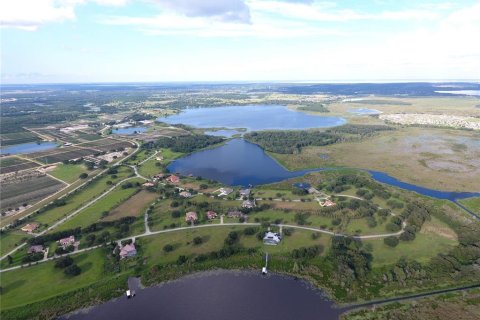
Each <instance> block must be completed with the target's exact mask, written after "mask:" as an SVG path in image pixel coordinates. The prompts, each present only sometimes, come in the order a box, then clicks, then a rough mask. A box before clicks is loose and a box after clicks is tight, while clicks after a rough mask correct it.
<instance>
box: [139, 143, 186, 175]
mask: <svg viewBox="0 0 480 320" xmlns="http://www.w3.org/2000/svg"><path fill="white" fill-rule="evenodd" d="M152 154H153V153H150V154H148V155H145V156H143V158H148V157H149V156H150V155H152ZM182 155H183V153H180V152H173V151H171V150H170V149H160V152H159V153H157V155H156V156H155V157H153V158H152V159H150V160H148V161H146V162H145V163H143V164H142V165H141V166H139V167H138V171H139V173H140V174H141V175H143V176H147V177H148V176H153V175H155V174H157V173H159V172H162V167H161V166H160V167H159V166H158V165H157V164H158V163H160V164H161V165H162V166H166V165H167V164H168V163H170V162H171V161H172V160H174V159H177V158H179V157H181V156H182ZM157 157H163V160H162V161H157V160H156V158H157Z"/></svg>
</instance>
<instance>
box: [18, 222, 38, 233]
mask: <svg viewBox="0 0 480 320" xmlns="http://www.w3.org/2000/svg"><path fill="white" fill-rule="evenodd" d="M37 228H38V223H27V224H26V225H24V226H23V227H22V229H21V230H22V231H24V232H26V233H32V232H33V231H34V230H35V229H37Z"/></svg>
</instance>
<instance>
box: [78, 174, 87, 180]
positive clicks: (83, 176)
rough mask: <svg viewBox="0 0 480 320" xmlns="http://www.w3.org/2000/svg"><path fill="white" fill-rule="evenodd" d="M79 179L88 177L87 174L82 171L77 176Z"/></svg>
mask: <svg viewBox="0 0 480 320" xmlns="http://www.w3.org/2000/svg"><path fill="white" fill-rule="evenodd" d="M78 177H79V178H80V179H86V178H87V177H88V174H87V173H85V172H83V173H81V174H80V175H79V176H78Z"/></svg>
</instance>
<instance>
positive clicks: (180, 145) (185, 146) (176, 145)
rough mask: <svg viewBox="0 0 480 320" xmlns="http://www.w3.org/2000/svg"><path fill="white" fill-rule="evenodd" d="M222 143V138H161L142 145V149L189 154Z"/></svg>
mask: <svg viewBox="0 0 480 320" xmlns="http://www.w3.org/2000/svg"><path fill="white" fill-rule="evenodd" d="M222 141H223V138H222V137H214V136H205V135H191V136H179V137H172V138H167V137H162V138H160V139H158V140H156V141H155V142H149V143H146V144H144V145H143V148H146V149H151V148H169V149H171V150H172V151H174V152H183V153H189V152H193V151H195V150H199V149H203V148H206V147H208V146H211V145H215V144H218V143H220V142H222Z"/></svg>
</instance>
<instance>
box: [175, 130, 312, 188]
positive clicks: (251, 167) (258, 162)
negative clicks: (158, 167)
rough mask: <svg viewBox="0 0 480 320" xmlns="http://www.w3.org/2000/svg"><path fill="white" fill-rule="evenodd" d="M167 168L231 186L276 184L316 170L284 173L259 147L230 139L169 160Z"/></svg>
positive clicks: (286, 171) (285, 171) (283, 169)
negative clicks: (209, 147) (213, 146)
mask: <svg viewBox="0 0 480 320" xmlns="http://www.w3.org/2000/svg"><path fill="white" fill-rule="evenodd" d="M167 168H168V170H170V172H177V173H181V174H183V175H189V174H193V175H194V176H201V177H203V178H207V179H213V180H217V181H220V182H222V183H223V184H227V185H231V186H247V185H249V184H252V185H259V184H267V183H273V182H279V181H282V180H285V179H289V178H293V177H298V176H303V175H304V174H306V173H308V172H312V171H318V170H298V171H288V170H286V169H285V168H284V167H282V166H281V165H280V164H279V163H278V162H276V161H275V160H274V159H272V158H271V157H270V156H269V155H267V154H266V153H265V151H263V149H262V148H260V147H259V146H257V145H256V144H253V143H250V142H248V141H245V140H243V139H233V140H230V141H228V142H227V143H225V144H224V145H222V146H220V147H217V148H212V149H207V150H202V151H199V152H195V153H192V154H190V155H187V156H185V157H182V158H180V159H177V160H175V161H173V162H172V163H170V165H168V167H167Z"/></svg>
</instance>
